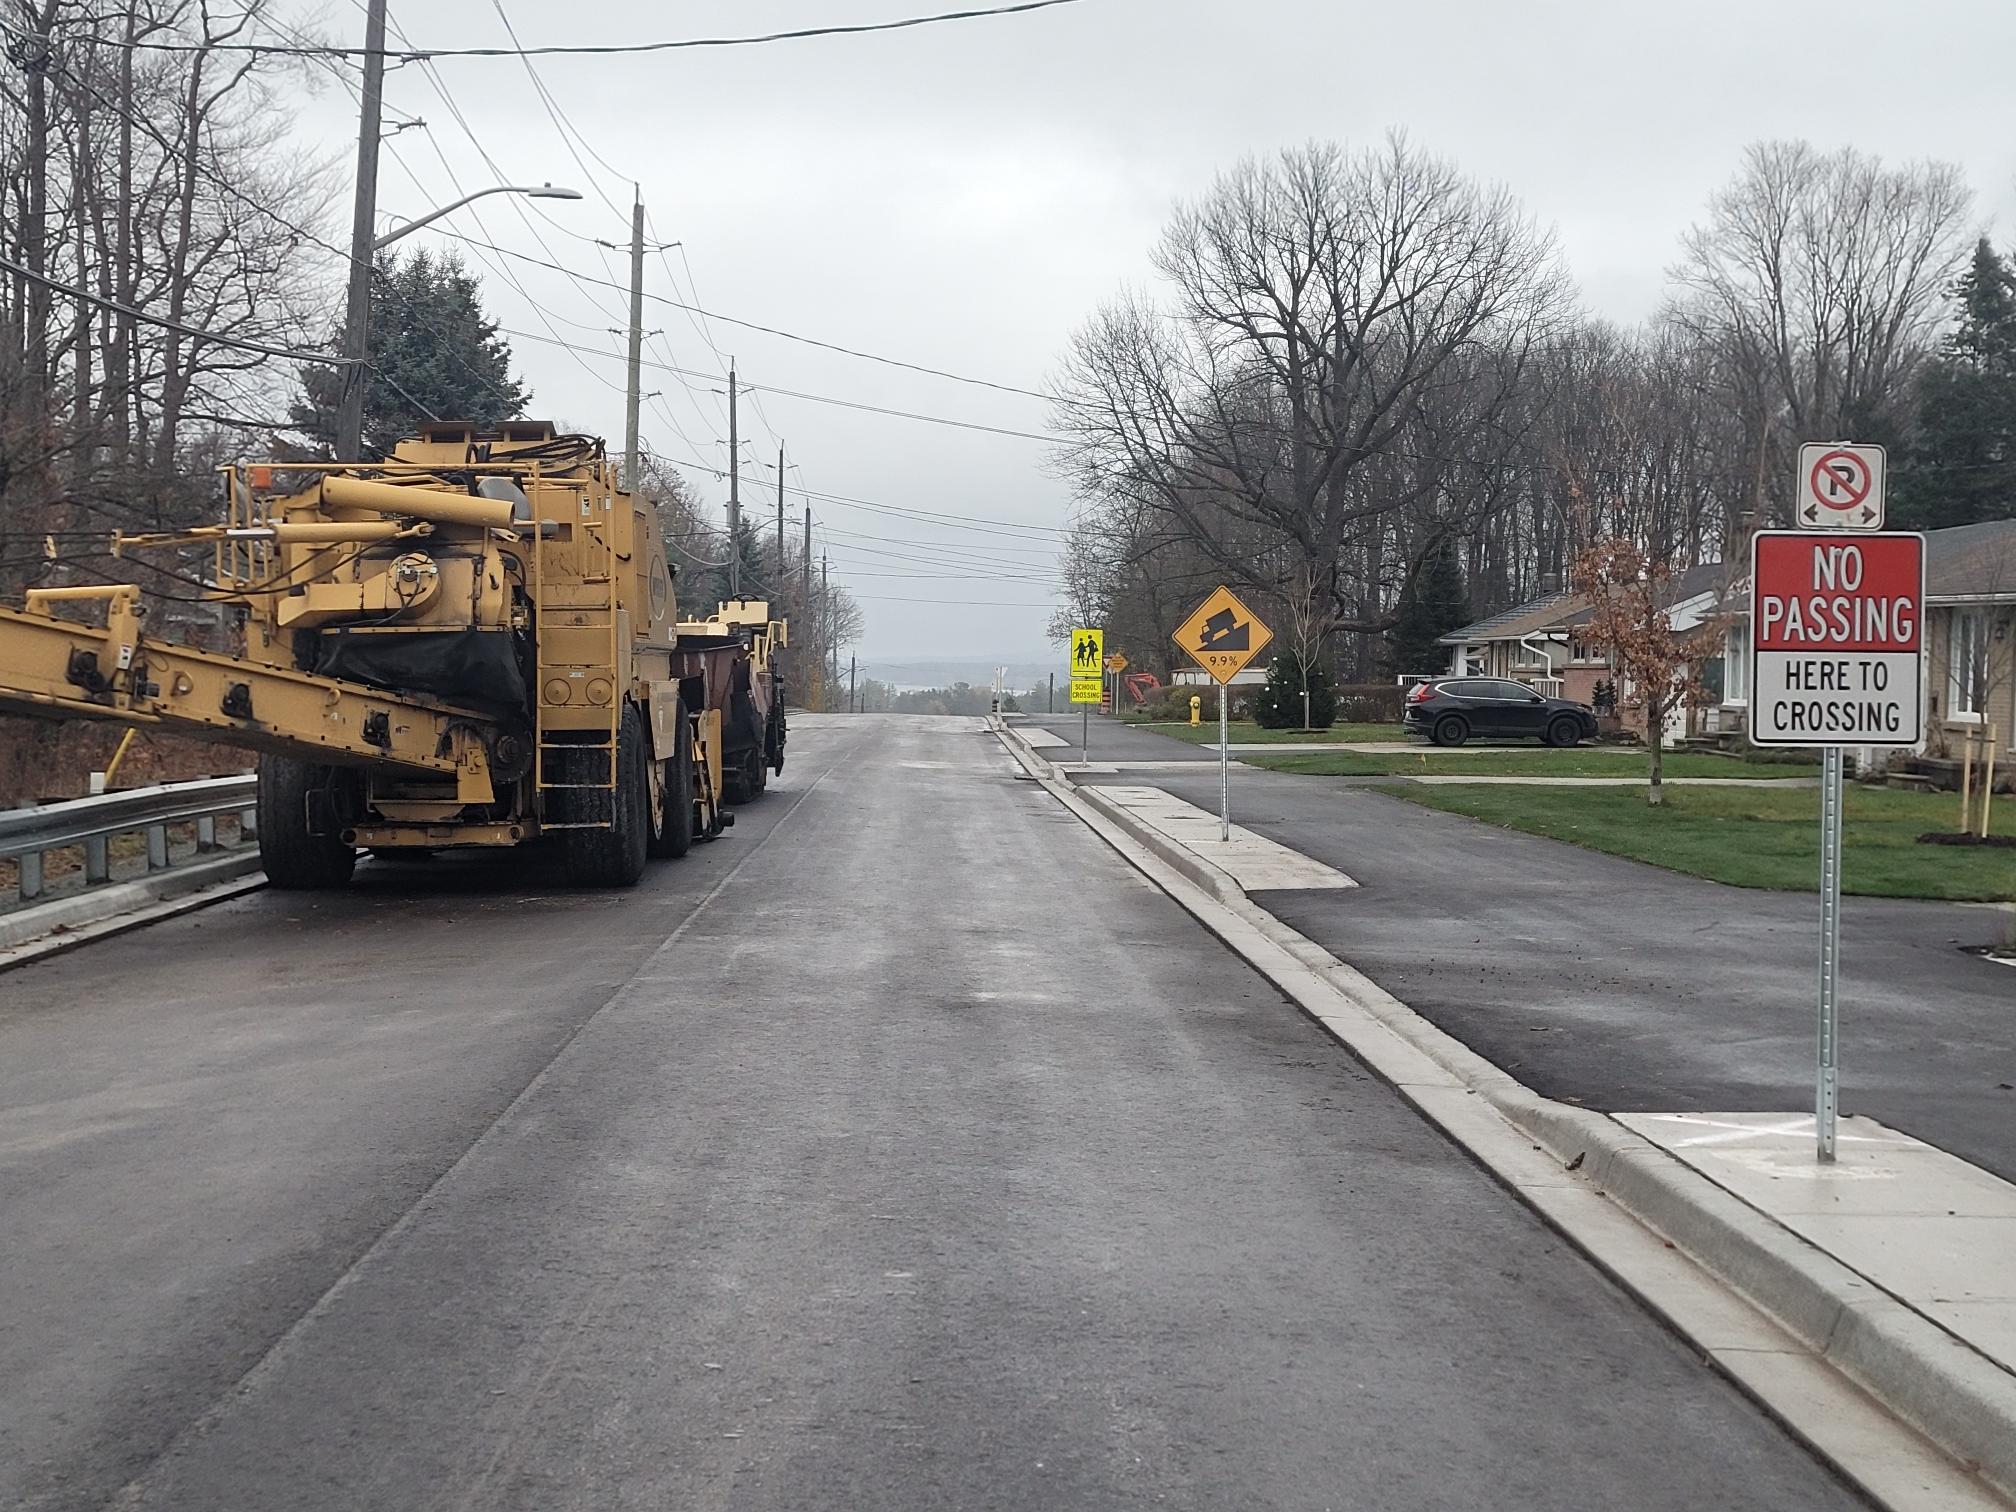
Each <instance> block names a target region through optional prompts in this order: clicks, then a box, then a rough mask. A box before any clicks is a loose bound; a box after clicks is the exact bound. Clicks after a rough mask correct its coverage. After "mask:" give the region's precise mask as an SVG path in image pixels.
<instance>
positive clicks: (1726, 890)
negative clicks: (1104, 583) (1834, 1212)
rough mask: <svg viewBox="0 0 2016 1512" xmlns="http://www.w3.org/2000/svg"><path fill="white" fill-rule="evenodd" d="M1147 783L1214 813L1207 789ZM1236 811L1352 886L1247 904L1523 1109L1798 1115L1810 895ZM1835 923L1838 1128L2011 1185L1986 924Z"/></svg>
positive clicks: (1335, 796) (2004, 1011)
mask: <svg viewBox="0 0 2016 1512" xmlns="http://www.w3.org/2000/svg"><path fill="white" fill-rule="evenodd" d="M1141 738H1144V739H1148V740H1158V737H1155V736H1144V737H1141ZM1175 744H1177V742H1175V741H1168V740H1160V741H1159V745H1160V747H1161V748H1162V749H1165V750H1166V748H1167V747H1169V746H1172V745H1175ZM1143 780H1144V779H1143V778H1141V777H1138V776H1135V777H1129V776H1127V775H1125V774H1122V775H1120V776H1115V777H1112V778H1102V777H1094V778H1092V779H1091V781H1092V782H1094V783H1099V782H1107V781H1110V782H1115V783H1123V784H1124V783H1134V784H1139V783H1140V782H1142V781H1143ZM1154 782H1155V785H1157V786H1159V787H1163V788H1166V789H1167V790H1168V791H1170V792H1172V793H1174V794H1176V795H1177V796H1178V797H1181V798H1184V799H1187V800H1188V801H1189V802H1191V803H1194V804H1197V805H1199V806H1200V807H1204V808H1209V809H1214V810H1215V809H1216V807H1217V804H1218V780H1217V773H1216V772H1215V771H1210V772H1208V773H1206V772H1200V773H1198V774H1197V775H1196V776H1194V777H1193V776H1190V775H1189V774H1187V773H1184V772H1164V773H1159V774H1157V775H1156V777H1155V778H1154ZM1232 813H1233V818H1234V819H1235V820H1236V821H1237V822H1238V823H1240V824H1242V825H1245V826H1246V827H1248V828H1249V829H1252V830H1254V831H1256V832H1258V833H1259V834H1262V835H1265V836H1267V837H1269V838H1271V839H1274V840H1277V841H1279V842H1281V843H1282V844H1284V845H1288V846H1292V847H1293V848H1295V849H1297V850H1300V851H1302V852H1304V853H1305V854H1307V855H1310V856H1312V857H1314V858H1316V859H1317V860H1319V861H1323V862H1325V863H1327V864H1328V865H1330V866H1333V867H1336V868H1337V869H1338V870H1340V871H1342V872H1344V873H1346V874H1347V875H1349V876H1351V877H1353V878H1355V879H1356V880H1357V881H1358V882H1359V883H1360V884H1361V885H1360V886H1359V887H1357V888H1355V889H1352V890H1350V891H1347V892H1335V891H1327V892H1262V893H1256V894H1254V900H1255V901H1256V902H1258V903H1259V904H1261V905H1262V906H1264V907H1265V908H1267V909H1268V910H1269V911H1270V912H1272V913H1274V914H1275V915H1276V916H1277V917H1279V918H1280V919H1282V920H1284V921H1285V922H1287V923H1289V924H1292V925H1293V926H1294V927H1295V928H1297V929H1299V930H1301V931H1302V932H1303V933H1305V934H1307V935H1309V936H1310V937H1311V938H1312V939H1315V940H1318V941H1320V942H1321V943H1322V944H1323V945H1324V946H1325V947H1327V948H1328V949H1329V950H1330V951H1331V952H1332V953H1333V954H1335V955H1337V956H1339V957H1340V958H1342V959H1343V960H1346V961H1348V962H1350V963H1351V964H1352V965H1353V966H1356V967H1357V968H1358V969H1359V970H1361V971H1363V972H1365V973H1366V974H1367V975H1368V976H1370V977H1371V978H1372V979H1373V980H1374V981H1376V982H1378V983H1379V985H1380V986H1382V987H1384V988H1385V989H1386V990H1387V991H1389V992H1391V993H1393V994H1394V996H1396V997H1398V998H1399V999H1401V1001H1403V1002H1405V1003H1407V1004H1408V1005H1410V1006H1411V1007H1413V1008H1414V1009H1416V1010H1417V1011H1418V1012H1420V1013H1423V1014H1425V1015H1426V1016H1427V1017H1428V1018H1429V1019H1431V1020H1432V1021H1433V1022H1435V1023H1436V1024H1438V1025H1440V1026H1441V1027H1442V1028H1444V1029H1446V1030H1448V1031H1449V1032H1450V1033H1451V1034H1454V1035H1456V1036H1457V1037H1458V1038H1459V1039H1461V1040H1463V1041H1464V1042H1465V1043H1466V1044H1468V1045H1470V1046H1471V1047H1472V1048H1473V1049H1475V1050H1477V1051H1478V1052H1479V1053H1481V1054H1483V1055H1485V1056H1486V1057H1488V1058H1489V1059H1491V1060H1492V1061H1494V1062H1496V1063H1497V1064H1498V1065H1500V1066H1503V1067H1504V1068H1505V1069H1506V1070H1508V1071H1511V1072H1512V1073H1513V1074H1515V1075H1516V1076H1518V1077H1519V1078H1520V1079H1521V1080H1523V1081H1525V1082H1526V1083H1527V1084H1528V1085H1530V1086H1532V1087H1533V1088H1534V1089H1535V1090H1537V1091H1540V1092H1542V1093H1545V1094H1546V1095H1548V1096H1550V1097H1558V1098H1563V1099H1567V1100H1570V1101H1575V1102H1581V1103H1585V1104H1587V1105H1589V1106H1591V1107H1596V1108H1602V1109H1605V1110H1631V1109H1635V1110H1646V1111H1688V1110H1698V1109H1717V1110H1725V1111H1742V1110H1757V1111H1770V1110H1787V1109H1799V1108H1806V1107H1810V1106H1811V1105H1812V1096H1813V1091H1812V1080H1813V1056H1814V1050H1813V1037H1814V997H1815V975H1816V971H1817V964H1816V963H1817V953H1818V949H1819V900H1818V898H1817V896H1815V895H1812V894H1793V893H1774V892H1761V891H1755V890H1752V889H1748V888H1736V887H1728V886H1724V885H1723V884H1720V883H1716V882H1706V881H1702V880H1700V879H1698V878H1694V877H1684V876H1680V875H1678V874H1677V873H1673V872H1666V871H1661V870H1659V869H1658V868H1657V867H1652V866H1646V865H1643V864H1641V863H1638V862H1635V861H1627V860H1624V859H1622V858H1620V857H1614V856H1605V855H1600V854H1597V853H1596V852H1593V851H1585V850H1580V849H1578V848H1576V847H1574V846H1571V845H1564V844H1561V843H1560V842H1558V841H1553V840H1544V839H1540V838H1537V837H1535V836H1530V835H1521V834H1516V833H1513V832H1512V831H1509V830H1502V829H1497V828H1494V827H1492V826H1490V825H1486V824H1481V823H1478V822H1476V821H1474V820H1470V819H1465V818H1461V817H1459V816H1457V815H1453V814H1441V813H1436V812H1434V811H1432V810H1429V809H1424V808H1419V807H1416V806H1415V805H1413V804H1409V803H1404V802H1401V801H1400V800H1398V799H1395V798H1389V797H1387V796H1385V795H1384V794H1382V793H1378V792H1374V791H1370V790H1368V789H1367V788H1365V787H1363V786H1361V785H1356V784H1353V783H1351V782H1349V781H1344V780H1338V779H1334V778H1325V777H1304V776H1291V775H1289V774H1287V773H1279V772H1266V771H1259V770H1254V769H1251V768H1244V767H1239V768H1234V770H1233V772H1232ZM1843 919H1844V923H1843V928H1842V962H1843V979H1842V995H1841V1020H1842V1051H1841V1063H1842V1108H1843V1111H1844V1112H1847V1113H1865V1114H1868V1115H1869V1116H1871V1117H1873V1118H1877V1119H1880V1120H1882V1121H1883V1122H1884V1123H1886V1124H1889V1125H1891V1126H1892V1127H1894V1128H1898V1129H1903V1130H1905V1131H1907V1132H1909V1133H1911V1134H1914V1135H1916V1136H1918V1137H1919V1138H1921V1139H1924V1140H1928V1141H1930V1142H1931V1143H1933V1144H1935V1145H1938V1146H1939V1147H1940V1148H1942V1149H1945V1150H1950V1151H1952V1152H1953V1153H1954V1154H1956V1155H1959V1156H1961V1157H1962V1158H1964V1159H1967V1160H1970V1161H1973V1162H1975V1163H1976V1164H1979V1165H1983V1166H1986V1167H1988V1168H1989V1169H1991V1170H1994V1171H1996V1172H1998V1173H1999V1174H2000V1175H2002V1176H2004V1177H2006V1178H2009V1179H2011V1180H2016V968H2012V967H2009V966H2004V965H1999V964H1997V963H1995V962H1992V961H1988V960H1985V959H1982V958H1981V957H1978V956H1973V955H1969V954H1966V953H1965V952H1964V951H1963V949H1962V947H1963V946H1967V945H1981V944H1986V943H1988V942H1989V941H1990V940H1991V939H1992V938H1993V937H1994V932H1995V929H1996V927H1997V925H1998V924H1999V923H2001V922H2002V916H2001V915H1998V914H1997V913H1996V912H1994V911H1991V910H1988V909H1982V908H1974V907H1968V906H1966V905H1963V904H1952V903H1920V902H1911V901H1905V900H1892V899H1878V898H1849V899H1848V900H1847V903H1846V908H1845V912H1844V915H1843Z"/></svg>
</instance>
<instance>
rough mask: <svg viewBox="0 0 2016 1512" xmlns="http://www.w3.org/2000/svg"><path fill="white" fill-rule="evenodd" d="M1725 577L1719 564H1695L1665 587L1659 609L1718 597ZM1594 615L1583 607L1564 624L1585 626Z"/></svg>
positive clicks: (1725, 572) (1724, 583)
mask: <svg viewBox="0 0 2016 1512" xmlns="http://www.w3.org/2000/svg"><path fill="white" fill-rule="evenodd" d="M1727 576H1728V570H1727V568H1725V567H1724V566H1723V564H1722V563H1720V562H1696V563H1695V564H1694V565H1693V566H1692V567H1689V568H1688V569H1687V570H1686V571H1685V572H1683V573H1681V574H1680V575H1679V576H1678V577H1676V578H1674V579H1673V581H1672V582H1671V583H1669V584H1668V585H1667V588H1666V602H1665V604H1664V605H1662V606H1661V607H1662V608H1666V609H1671V608H1673V607H1674V606H1675V605H1678V604H1684V603H1686V602H1687V600H1689V599H1693V598H1699V597H1701V595H1702V594H1704V593H1712V594H1716V595H1718V596H1719V595H1720V594H1721V592H1722V590H1723V588H1724V587H1725V586H1726V585H1727ZM1595 614H1596V610H1595V608H1594V607H1593V606H1591V605H1584V606H1583V607H1582V608H1581V609H1579V610H1577V611H1576V612H1575V613H1574V614H1571V615H1570V616H1569V617H1568V619H1567V621H1566V624H1568V625H1569V626H1571V627H1572V626H1575V625H1586V624H1587V623H1588V622H1589V621H1590V620H1591V619H1592V618H1594V617H1595Z"/></svg>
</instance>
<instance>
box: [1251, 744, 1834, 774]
mask: <svg viewBox="0 0 2016 1512" xmlns="http://www.w3.org/2000/svg"><path fill="white" fill-rule="evenodd" d="M1239 759H1240V760H1241V761H1243V762H1245V763H1246V765H1248V766H1257V767H1265V768H1267V769H1268V770H1269V771H1273V772H1299V773H1302V774H1304V775H1307V776H1312V777H1400V776H1407V777H1413V776H1433V775H1436V774H1440V775H1442V776H1447V777H1643V776H1644V775H1645V774H1646V772H1647V771H1648V769H1649V768H1650V765H1651V763H1650V761H1649V760H1648V759H1647V757H1646V755H1645V753H1644V752H1643V751H1636V750H1618V749H1616V748H1614V747H1604V746H1570V747H1568V748H1567V749H1566V750H1554V749H1551V748H1549V747H1547V746H1533V747H1531V748H1530V749H1528V748H1525V747H1521V748H1519V749H1516V750H1509V751H1439V750H1437V751H1430V750H1428V749H1427V748H1425V747H1424V748H1423V749H1422V750H1421V751H1419V752H1412V753H1410V752H1402V751H1392V752H1367V751H1300V752H1288V753H1284V754H1282V755H1279V756H1268V755H1260V754H1253V753H1250V752H1249V753H1248V754H1246V755H1244V756H1241V757H1240V758H1239ZM1665 773H1666V775H1667V776H1668V777H1762V778H1766V779H1782V778H1787V777H1818V776H1819V775H1820V769H1819V767H1817V766H1812V767H1808V766H1803V765H1798V764H1794V763H1788V762H1761V761H1759V762H1751V761H1739V760H1737V759H1736V758H1734V757H1731V756H1706V755H1701V754H1699V753H1697V752H1693V751H1668V752H1667V753H1666V761H1665Z"/></svg>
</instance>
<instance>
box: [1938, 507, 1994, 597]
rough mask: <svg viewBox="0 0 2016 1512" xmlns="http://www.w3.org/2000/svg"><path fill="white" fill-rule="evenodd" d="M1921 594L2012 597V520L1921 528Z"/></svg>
mask: <svg viewBox="0 0 2016 1512" xmlns="http://www.w3.org/2000/svg"><path fill="white" fill-rule="evenodd" d="M1925 595H1926V597H1927V598H1932V599H1994V598H2016V520H1986V521H1983V522H1982V523H1981V524H1979V525H1955V526H1953V527H1952V528H1951V529H1949V530H1928V531H1926V532H1925Z"/></svg>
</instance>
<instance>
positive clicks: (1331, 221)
mask: <svg viewBox="0 0 2016 1512" xmlns="http://www.w3.org/2000/svg"><path fill="white" fill-rule="evenodd" d="M1155 263H1156V267H1157V270H1158V271H1159V272H1160V274H1161V275H1162V278H1163V280H1164V296H1163V299H1162V300H1161V301H1160V302H1158V301H1156V300H1154V299H1151V298H1150V297H1149V296H1147V295H1143V294H1130V295H1126V296H1123V297H1122V298H1121V299H1119V300H1118V301H1116V302H1115V303H1113V304H1112V305H1110V306H1108V307H1107V308H1106V309H1104V310H1102V311H1101V312H1100V313H1099V314H1098V315H1096V316H1095V317H1094V318H1093V320H1092V321H1091V322H1090V323H1089V324H1088V325H1087V326H1086V327H1085V328H1084V329H1083V330H1082V331H1080V332H1079V334H1078V336H1077V338H1076V339H1075V341H1074V344H1073V348H1072V350H1071V352H1070V354H1069V355H1068V357H1067V359H1066V363H1065V367H1064V371H1063V373H1062V376H1061V377H1060V379H1059V381H1058V383H1057V388H1056V394H1057V400H1058V403H1057V406H1056V420H1055V426H1056V429H1057V430H1058V431H1059V432H1060V433H1061V434H1062V436H1063V437H1064V438H1065V466H1066V468H1067V470H1068V471H1069V473H1070V475H1071V476H1072V477H1073V479H1074V480H1075V482H1076V483H1077V485H1078V487H1079V490H1080V492H1081V494H1083V495H1085V496H1087V497H1091V498H1117V499H1122V500H1126V501H1128V502H1129V503H1131V504H1134V505H1136V506H1139V507H1141V508H1143V509H1145V510H1148V511H1152V512H1155V513H1158V514H1160V515H1163V516H1166V517H1167V518H1168V519H1169V520H1170V521H1172V522H1173V523H1174V524H1176V525H1177V526H1179V527H1180V529H1181V531H1182V534H1183V536H1184V538H1185V539H1186V540H1187V541H1188V542H1189V543H1190V544H1191V545H1193V546H1194V547H1195V548H1196V550H1197V551H1199V552H1200V553H1202V554H1203V555H1204V556H1205V557H1206V558H1208V559H1209V560H1210V561H1211V562H1212V563H1214V564H1215V565H1216V566H1217V567H1218V569H1219V570H1220V572H1221V573H1222V575H1223V576H1225V577H1226V578H1227V579H1230V580H1232V581H1234V582H1237V583H1239V584H1241V585H1243V586H1249V587H1252V588H1255V589H1258V590H1262V591H1263V592H1268V593H1274V594H1285V593H1287V592H1290V591H1301V590H1305V589H1307V588H1309V587H1310V586H1311V585H1314V588H1315V602H1316V604H1317V605H1318V606H1319V613H1318V616H1317V626H1318V629H1317V635H1318V639H1319V641H1320V640H1321V639H1324V638H1327V637H1328V636H1329V635H1330V634H1331V633H1332V632H1334V631H1336V630H1339V629H1353V630H1372V629H1377V628H1380V627H1381V626H1382V625H1383V623H1384V622H1385V619H1386V617H1387V616H1386V612H1385V611H1386V608H1387V606H1389V605H1390V603H1391V601H1392V598H1393V597H1394V594H1395V591H1396V589H1397V585H1398V583H1399V582H1400V581H1402V580H1404V578H1405V576H1406V575H1407V574H1408V573H1409V572H1410V571H1411V570H1413V568H1414V567H1415V565H1416V564H1418V562H1419V561H1420V560H1421V559H1422V558H1423V557H1424V556H1425V555H1426V554H1427V552H1428V551H1430V550H1432V549H1433V548H1434V546H1435V545H1436V543H1437V542H1438V541H1439V540H1440V539H1441V538H1442V537H1443V536H1445V535H1447V534H1449V533H1451V532H1452V531H1457V530H1461V529H1464V528H1466V527H1468V526H1471V525H1474V523H1475V520H1474V518H1473V517H1472V514H1471V511H1474V510H1476V509H1478V508H1488V507H1490V505H1491V503H1492V501H1493V500H1494V498H1496V497H1497V496H1498V495H1499V493H1500V491H1502V487H1503V484H1504V481H1505V479H1504V472H1505V469H1504V467H1503V465H1502V464H1503V463H1504V461H1505V459H1506V457H1507V456H1508V455H1509V453H1510V452H1511V450H1512V449H1513V448H1515V447H1516V445H1517V444H1518V437H1519V435H1520V433H1521V431H1522V429H1523V427H1524V425H1525V424H1526V423H1527V421H1528V420H1529V419H1530V414H1529V413H1528V412H1526V411H1525V410H1524V409H1523V408H1522V404H1521V402H1520V401H1521V396H1522V390H1523V389H1524V387H1525V384H1526V382H1527V379H1528V375H1529V370H1530V368H1531V367H1532V365H1533V363H1534V361H1535V359H1536V357H1537V354H1538V353H1539V352H1540V351H1541V350H1542V349H1543V347H1544V346H1545V344H1546V343H1547V342H1548V341H1549V340H1550V339H1551V338H1552V337H1554V336H1555V335H1556V334H1557V333H1558V332H1559V330H1560V329H1561V328H1562V326H1563V324H1564V322H1565V318H1566V312H1567V308H1568V302H1569V292H1568V286H1567V283H1566V280H1565V278H1564V276H1563V275H1562V273H1561V271H1560V267H1559V263H1558V259H1557V257H1556V254H1555V250H1554V247H1553V243H1552V240H1551V238H1550V237H1549V236H1548V235H1547V234H1546V233H1544V232H1542V231H1540V230H1538V229H1537V228H1536V227H1535V226H1534V225H1533V224H1532V222H1531V221H1530V219H1529V218H1528V217H1527V216H1526V215H1525V214H1524V213H1523V211H1521V210H1520V208H1519V207H1518V205H1517V203H1516V202H1515V201H1514V200H1513V199H1512V197H1511V196H1510V195H1509V194H1508V193H1506V192H1505V191H1503V190H1498V189H1487V188H1484V187H1480V186H1479V185H1477V184H1475V183H1473V182H1472V181H1470V180H1469V179H1466V178H1465V177H1463V175H1462V174H1460V173H1459V172H1458V171H1457V170H1456V168H1455V167H1454V166H1453V165H1451V164H1450V163H1448V162H1446V161H1444V160H1442V159H1439V158H1436V157H1433V156H1431V155H1429V154H1427V153H1425V152H1422V151H1420V150H1419V149H1417V148H1415V147H1414V146H1412V145H1411V144H1410V143H1408V142H1407V141H1406V140H1405V139H1404V138H1402V137H1398V136H1395V137H1393V138H1390V139H1389V140H1388V141H1387V142H1386V143H1385V145H1384V146H1383V147H1381V148H1377V149H1372V150H1365V151H1358V152H1347V151H1345V150H1344V149H1343V148H1340V147H1336V146H1311V147H1308V148H1302V149H1297V150H1293V151H1289V152H1285V153H1283V154H1281V156H1280V157H1279V158H1278V159H1275V160H1272V161H1269V162H1266V163H1258V162H1248V163H1246V164H1243V165H1242V166H1240V167H1239V168H1237V169H1235V170H1233V171H1232V172H1231V173H1229V174H1227V175H1225V176H1224V177H1222V178H1221V179H1220V180H1219V181H1218V183H1217V184H1215V185H1214V186H1213V188H1212V189H1211V191H1210V192H1209V193H1208V194H1206V195H1205V196H1204V197H1203V198H1202V199H1201V200H1199V201H1198V202H1197V203H1195V204H1193V205H1190V206H1187V207H1185V208H1183V209H1182V210H1180V211H1179V212H1178V214H1177V215H1176V217H1175V219H1174V220H1173V221H1172V223H1171V224H1170V226H1169V228H1168V230H1167V231H1166V233H1165V235H1164V237H1163V240H1162V244H1161V246H1160V248H1159V249H1158V251H1157V253H1156V257H1155ZM1403 519H1404V521H1405V523H1404V524H1403V523H1401V522H1402V521H1403ZM1298 584H1300V585H1301V589H1297V586H1296V585H1298Z"/></svg>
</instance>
